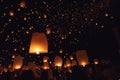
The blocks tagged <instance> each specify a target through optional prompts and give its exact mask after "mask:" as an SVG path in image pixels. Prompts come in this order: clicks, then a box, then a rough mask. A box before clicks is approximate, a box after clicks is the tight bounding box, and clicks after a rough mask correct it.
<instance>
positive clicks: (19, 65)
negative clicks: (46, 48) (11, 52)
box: [13, 55, 23, 69]
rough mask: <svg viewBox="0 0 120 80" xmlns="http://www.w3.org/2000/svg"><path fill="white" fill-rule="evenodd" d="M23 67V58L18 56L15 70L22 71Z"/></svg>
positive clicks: (14, 64)
mask: <svg viewBox="0 0 120 80" xmlns="http://www.w3.org/2000/svg"><path fill="white" fill-rule="evenodd" d="M22 65H23V57H21V56H20V55H18V56H16V57H15V59H14V63H13V69H20V68H21V67H22Z"/></svg>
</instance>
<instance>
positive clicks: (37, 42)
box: [29, 32, 48, 54]
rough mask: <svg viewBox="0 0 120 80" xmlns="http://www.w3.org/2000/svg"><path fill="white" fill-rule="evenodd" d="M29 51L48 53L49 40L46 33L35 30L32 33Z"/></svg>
mask: <svg viewBox="0 0 120 80" xmlns="http://www.w3.org/2000/svg"><path fill="white" fill-rule="evenodd" d="M29 53H32V54H35V53H36V54H40V53H48V41H47V38H46V35H45V34H44V33H38V32H35V33H33V34H32V39H31V43H30V49H29Z"/></svg>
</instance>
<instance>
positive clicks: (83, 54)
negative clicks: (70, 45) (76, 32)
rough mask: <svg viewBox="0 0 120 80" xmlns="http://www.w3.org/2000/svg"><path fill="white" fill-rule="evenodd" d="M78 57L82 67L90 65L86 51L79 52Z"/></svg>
mask: <svg viewBox="0 0 120 80" xmlns="http://www.w3.org/2000/svg"><path fill="white" fill-rule="evenodd" d="M76 57H77V61H78V64H79V65H80V66H83V67H85V66H86V65H88V64H89V60H88V56H87V51H86V50H79V51H77V52H76Z"/></svg>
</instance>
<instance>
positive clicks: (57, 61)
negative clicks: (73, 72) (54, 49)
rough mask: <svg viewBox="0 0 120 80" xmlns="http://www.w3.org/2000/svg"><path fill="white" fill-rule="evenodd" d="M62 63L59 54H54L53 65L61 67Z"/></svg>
mask: <svg viewBox="0 0 120 80" xmlns="http://www.w3.org/2000/svg"><path fill="white" fill-rule="evenodd" d="M62 63H63V60H62V58H61V57H60V56H55V58H54V64H55V66H58V67H61V66H62Z"/></svg>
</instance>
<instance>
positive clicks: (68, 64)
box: [66, 59, 71, 67]
mask: <svg viewBox="0 0 120 80" xmlns="http://www.w3.org/2000/svg"><path fill="white" fill-rule="evenodd" d="M70 66H71V62H70V60H69V59H67V60H66V67H70Z"/></svg>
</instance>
